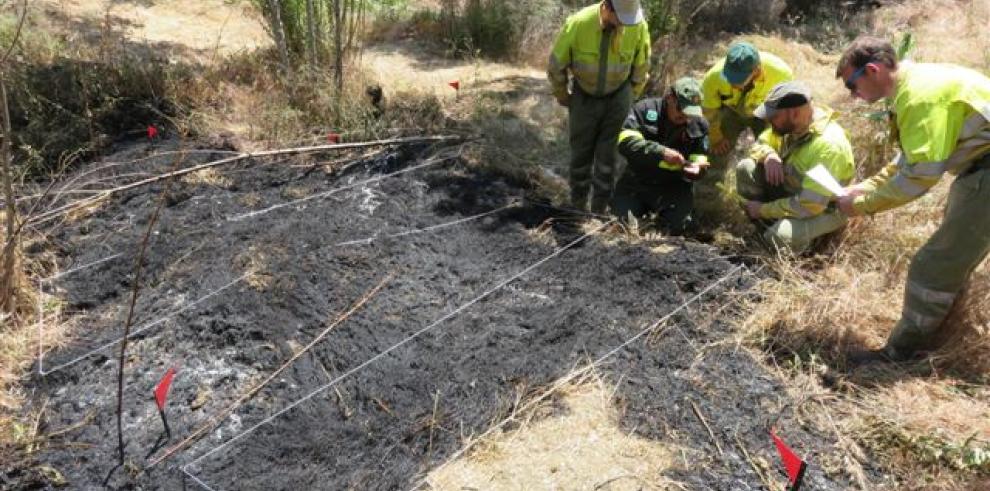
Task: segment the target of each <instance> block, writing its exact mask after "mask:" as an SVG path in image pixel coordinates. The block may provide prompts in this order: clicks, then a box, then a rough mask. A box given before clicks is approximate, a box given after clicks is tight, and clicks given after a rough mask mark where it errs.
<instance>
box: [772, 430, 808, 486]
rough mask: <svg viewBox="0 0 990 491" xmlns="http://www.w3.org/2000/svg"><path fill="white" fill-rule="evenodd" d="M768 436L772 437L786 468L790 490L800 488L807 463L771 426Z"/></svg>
mask: <svg viewBox="0 0 990 491" xmlns="http://www.w3.org/2000/svg"><path fill="white" fill-rule="evenodd" d="M770 437H771V438H773V443H774V445H776V446H777V452H779V453H780V458H781V460H783V461H784V468H785V469H787V478H788V479H789V480H790V481H791V491H798V490H799V489H801V481H803V480H804V471H805V470H806V469H807V468H808V463H807V462H805V461H804V460H801V457H798V456H797V454H796V453H794V451H793V450H791V448H790V447H788V446H787V444H786V443H784V441H783V440H781V439H780V437H778V436H777V433H776V432H775V431H774V429H773V428H771V429H770Z"/></svg>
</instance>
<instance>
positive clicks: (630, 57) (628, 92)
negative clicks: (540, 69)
mask: <svg viewBox="0 0 990 491" xmlns="http://www.w3.org/2000/svg"><path fill="white" fill-rule="evenodd" d="M649 60H650V33H649V29H648V27H647V25H646V22H645V21H644V20H643V11H642V9H641V8H640V5H639V0H602V1H601V2H599V3H597V4H594V5H591V6H588V7H585V8H584V9H582V10H580V11H578V12H577V13H575V14H574V15H571V16H570V17H568V18H567V21H566V22H565V23H564V27H563V29H561V31H560V34H559V35H558V36H557V40H556V42H555V43H554V46H553V50H552V52H551V53H550V62H549V67H548V69H547V76H548V78H549V79H550V85H551V86H552V89H553V95H554V97H556V99H557V102H559V103H560V104H561V105H562V106H565V107H567V108H569V113H570V114H569V120H568V124H569V127H570V143H571V161H570V185H571V204H572V205H573V206H575V207H577V208H580V209H587V208H588V194H589V192H591V194H592V196H591V210H592V211H595V212H599V213H602V212H605V209H606V207H607V206H608V200H609V198H610V197H611V194H612V186H613V180H614V177H613V169H614V167H615V154H616V145H617V142H618V139H617V138H618V135H619V130H620V129H621V128H622V121H623V119H624V118H625V117H626V114H627V113H628V112H629V107H630V106H631V105H632V101H633V100H634V99H635V98H637V97H639V96H640V95H641V94H642V93H643V89H644V88H645V87H646V79H647V73H648V71H649ZM569 85H570V86H571V90H569V88H568V86H569Z"/></svg>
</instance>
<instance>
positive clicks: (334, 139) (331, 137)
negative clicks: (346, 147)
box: [327, 131, 340, 143]
mask: <svg viewBox="0 0 990 491" xmlns="http://www.w3.org/2000/svg"><path fill="white" fill-rule="evenodd" d="M327 141H328V142H330V143H340V135H339V134H337V133H334V132H332V131H331V132H330V133H327Z"/></svg>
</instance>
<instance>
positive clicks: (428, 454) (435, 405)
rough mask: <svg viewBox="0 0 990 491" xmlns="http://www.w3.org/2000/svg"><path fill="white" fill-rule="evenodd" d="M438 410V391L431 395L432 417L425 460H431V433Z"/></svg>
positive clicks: (435, 425) (435, 423) (435, 424)
mask: <svg viewBox="0 0 990 491" xmlns="http://www.w3.org/2000/svg"><path fill="white" fill-rule="evenodd" d="M439 409H440V390H439V389H437V392H436V394H434V395H433V416H431V417H430V443H429V444H428V445H427V447H426V460H427V462H429V461H430V460H432V459H433V431H434V430H436V427H437V411H438V410H439Z"/></svg>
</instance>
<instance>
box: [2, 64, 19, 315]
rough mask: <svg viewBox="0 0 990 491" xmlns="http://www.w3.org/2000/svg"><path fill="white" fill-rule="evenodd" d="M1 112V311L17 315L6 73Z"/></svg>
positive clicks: (15, 225)
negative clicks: (3, 221) (3, 224)
mask: <svg viewBox="0 0 990 491" xmlns="http://www.w3.org/2000/svg"><path fill="white" fill-rule="evenodd" d="M0 110H2V111H3V144H2V148H0V154H2V158H0V160H2V162H3V193H4V198H5V201H6V212H7V213H6V214H7V217H6V218H7V220H6V229H7V234H6V237H5V238H4V239H5V240H4V245H3V272H2V273H0V309H2V310H3V312H6V313H8V314H13V313H14V311H15V308H16V304H17V302H16V293H15V291H14V290H15V288H14V287H15V285H14V281H15V278H16V275H15V271H16V268H17V255H16V254H15V253H16V251H17V230H16V228H17V209H16V208H15V207H14V200H15V198H14V188H13V183H12V182H11V181H12V180H13V170H12V169H11V162H12V160H13V157H12V154H11V150H10V137H11V131H10V111H9V108H8V107H7V81H6V73H4V72H2V71H0Z"/></svg>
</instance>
